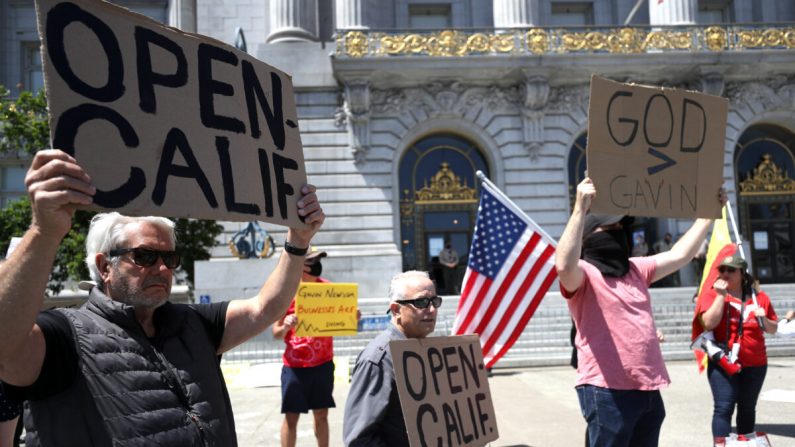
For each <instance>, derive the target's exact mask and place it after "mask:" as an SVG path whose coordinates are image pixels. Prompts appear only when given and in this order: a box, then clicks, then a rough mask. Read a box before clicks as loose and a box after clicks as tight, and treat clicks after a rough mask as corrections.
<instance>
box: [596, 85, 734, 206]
mask: <svg viewBox="0 0 795 447" xmlns="http://www.w3.org/2000/svg"><path fill="white" fill-rule="evenodd" d="M728 107H729V103H728V100H727V99H725V98H720V97H717V96H712V95H706V94H702V93H696V92H689V91H683V90H674V89H668V88H655V87H643V86H638V85H630V84H622V83H619V82H613V81H608V80H606V79H602V78H600V77H598V76H593V77H591V102H590V105H589V110H588V147H587V149H586V150H587V157H588V176H589V177H590V178H591V179H592V180H593V182H594V186H595V187H596V198H595V199H594V201H593V203H592V204H591V211H592V212H595V213H603V214H625V215H632V216H650V217H689V218H694V217H705V218H719V217H720V215H721V214H720V208H721V207H720V203H719V202H718V191H719V190H720V187H721V184H722V183H723V153H724V147H725V146H724V145H725V141H726V119H727V114H728Z"/></svg>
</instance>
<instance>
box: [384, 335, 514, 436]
mask: <svg viewBox="0 0 795 447" xmlns="http://www.w3.org/2000/svg"><path fill="white" fill-rule="evenodd" d="M389 351H390V353H391V354H392V364H393V365H394V368H395V383H396V385H397V389H398V395H399V396H400V408H401V409H402V410H403V419H404V420H405V421H406V429H407V431H408V435H409V444H410V445H411V447H422V446H431V445H433V446H436V445H444V446H472V447H474V446H484V445H486V444H488V443H489V442H491V441H495V440H497V438H499V432H498V431H497V418H496V415H495V413H494V404H493V403H492V400H491V391H490V389H489V379H488V377H487V374H486V368H485V364H484V363H483V353H482V352H481V348H480V339H479V338H478V336H477V335H460V336H455V337H429V338H422V339H416V338H413V339H408V340H394V341H391V342H389Z"/></svg>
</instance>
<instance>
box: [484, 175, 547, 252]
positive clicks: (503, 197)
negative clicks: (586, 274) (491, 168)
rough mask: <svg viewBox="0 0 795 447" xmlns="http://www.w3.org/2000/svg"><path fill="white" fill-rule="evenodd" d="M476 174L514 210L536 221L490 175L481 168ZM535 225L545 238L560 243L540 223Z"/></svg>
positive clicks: (526, 218) (531, 220)
mask: <svg viewBox="0 0 795 447" xmlns="http://www.w3.org/2000/svg"><path fill="white" fill-rule="evenodd" d="M475 175H477V176H478V178H479V179H480V181H481V182H483V183H485V184H486V185H488V186H489V188H490V189H492V190H493V191H494V193H495V194H499V196H500V197H501V198H502V199H503V200H505V202H507V203H508V204H509V205H510V206H511V208H513V210H514V211H515V212H517V213H518V214H520V215H521V216H523V217H524V218H525V220H527V221H530V222H535V221H534V220H533V219H531V218H530V216H528V215H527V213H525V212H524V211H523V210H522V209H521V208H519V205H517V204H516V203H514V201H513V200H511V199H510V197H508V196H507V195H505V193H504V192H502V190H501V189H500V188H498V187H497V185H495V184H494V183H492V181H491V180H489V178H488V177H486V174H484V173H483V171H481V170H478V171H477V172H475ZM535 226H536V227H537V230H538V231H539V232H540V233H541V234H542V235H543V236H544V237H545V238H546V239H547V240H548V241H550V242H552V244H553V245H557V244H558V241H557V240H555V239H554V238H553V237H552V236H550V235H549V234H548V233H547V232H546V231H544V229H543V228H541V226H540V225H538V224H535Z"/></svg>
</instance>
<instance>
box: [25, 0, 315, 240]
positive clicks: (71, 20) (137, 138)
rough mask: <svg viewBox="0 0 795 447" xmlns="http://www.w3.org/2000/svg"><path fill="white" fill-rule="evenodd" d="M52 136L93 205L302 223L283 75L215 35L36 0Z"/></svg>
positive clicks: (106, 7)
mask: <svg viewBox="0 0 795 447" xmlns="http://www.w3.org/2000/svg"><path fill="white" fill-rule="evenodd" d="M36 12H37V18H38V25H39V34H40V35H41V42H42V61H43V65H44V80H45V86H46V88H47V99H48V103H49V109H50V133H51V135H52V139H53V141H52V144H53V147H55V148H59V149H62V150H63V151H65V152H67V153H69V154H70V155H73V156H74V157H75V158H76V159H77V161H78V162H79V164H80V165H81V166H82V167H83V169H85V171H86V172H87V173H88V174H89V175H90V176H91V178H92V180H93V183H94V185H95V186H96V187H97V194H96V196H95V197H94V206H93V207H92V208H93V209H99V210H115V211H120V212H123V213H126V214H132V215H146V214H153V215H164V216H172V217H195V218H203V219H223V220H238V221H249V220H255V219H256V220H264V221H269V222H274V223H278V224H285V225H290V226H298V227H300V226H303V223H301V221H300V219H299V217H298V213H297V207H296V202H297V200H298V198H299V197H300V188H301V186H302V185H303V184H305V183H306V173H305V170H304V157H303V152H302V147H301V141H300V138H299V132H298V119H297V115H296V113H297V112H296V107H295V99H294V97H293V89H292V83H291V80H290V77H289V76H287V75H286V74H285V73H282V72H281V71H279V70H276V69H275V68H273V67H271V66H269V65H267V64H264V63H262V62H260V61H258V60H256V59H255V58H253V57H251V56H249V55H248V54H246V53H244V52H242V51H238V50H236V49H235V48H233V47H231V46H228V45H226V44H223V43H221V42H218V41H216V40H213V39H210V38H207V37H204V36H200V35H195V34H188V33H184V32H182V31H179V30H177V29H175V28H170V27H166V26H163V25H161V24H159V23H157V22H155V21H153V20H151V19H149V18H147V17H144V16H142V15H138V14H135V13H132V12H130V11H128V10H126V9H124V8H120V7H117V6H114V5H112V4H110V3H106V2H100V1H95V0H72V1H59V0H36Z"/></svg>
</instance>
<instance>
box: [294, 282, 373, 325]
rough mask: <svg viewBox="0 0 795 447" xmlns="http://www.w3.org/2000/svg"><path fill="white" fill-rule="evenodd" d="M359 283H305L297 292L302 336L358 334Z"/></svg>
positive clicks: (297, 309)
mask: <svg viewBox="0 0 795 447" xmlns="http://www.w3.org/2000/svg"><path fill="white" fill-rule="evenodd" d="M358 301H359V285H358V284H353V283H350V284H349V283H334V282H302V283H301V284H300V285H299V286H298V292H297V293H296V295H295V316H296V317H298V326H296V328H295V335H297V336H299V337H329V336H337V335H356V333H357V327H358V322H357V320H356V308H357V303H358Z"/></svg>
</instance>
